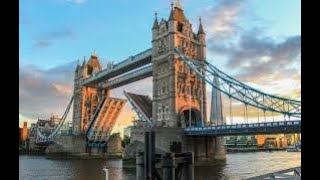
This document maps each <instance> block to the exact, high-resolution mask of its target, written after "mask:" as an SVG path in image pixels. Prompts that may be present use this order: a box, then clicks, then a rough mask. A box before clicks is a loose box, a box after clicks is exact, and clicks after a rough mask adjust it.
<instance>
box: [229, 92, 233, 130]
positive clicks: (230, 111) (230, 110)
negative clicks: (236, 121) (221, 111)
mask: <svg viewBox="0 0 320 180" xmlns="http://www.w3.org/2000/svg"><path fill="white" fill-rule="evenodd" d="M229 100H230V103H229V105H230V109H229V113H230V122H231V125H232V124H233V118H232V99H231V97H230V96H229Z"/></svg>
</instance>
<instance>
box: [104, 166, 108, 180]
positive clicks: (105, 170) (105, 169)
mask: <svg viewBox="0 0 320 180" xmlns="http://www.w3.org/2000/svg"><path fill="white" fill-rule="evenodd" d="M102 170H103V171H104V172H106V180H109V169H107V168H103V169H102Z"/></svg>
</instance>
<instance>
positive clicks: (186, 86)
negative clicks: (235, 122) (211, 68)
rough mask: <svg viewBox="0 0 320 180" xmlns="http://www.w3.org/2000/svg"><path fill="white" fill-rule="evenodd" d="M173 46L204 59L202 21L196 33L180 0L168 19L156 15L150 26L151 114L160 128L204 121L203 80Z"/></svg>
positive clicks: (199, 123)
mask: <svg viewBox="0 0 320 180" xmlns="http://www.w3.org/2000/svg"><path fill="white" fill-rule="evenodd" d="M175 48H178V49H179V50H181V51H182V52H183V53H184V54H186V55H187V56H188V57H190V58H192V59H196V60H198V61H199V62H200V63H202V62H203V60H205V59H206V43H205V32H204V30H203V27H202V24H201V21H200V26H199V30H198V33H197V34H196V33H194V32H193V31H192V24H191V23H190V22H189V20H188V19H187V18H186V17H185V15H184V12H183V9H182V7H181V6H180V4H179V3H178V4H175V5H174V6H173V5H172V9H171V13H170V16H169V19H168V20H167V21H166V20H164V19H162V20H161V21H160V23H159V22H158V19H157V17H156V19H155V22H154V25H153V28H152V63H153V105H152V107H153V110H152V111H153V112H152V117H153V120H155V121H156V122H157V126H163V127H187V126H189V125H190V122H191V124H192V125H201V123H202V122H203V123H206V108H205V107H206V97H205V95H206V87H205V82H204V80H201V79H200V78H198V77H197V76H196V75H195V73H193V72H190V70H189V68H188V67H187V66H186V65H185V64H184V62H183V61H182V60H181V59H180V57H179V55H177V54H175V53H174V49H175ZM202 107H204V108H202Z"/></svg>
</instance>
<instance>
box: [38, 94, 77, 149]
mask: <svg viewBox="0 0 320 180" xmlns="http://www.w3.org/2000/svg"><path fill="white" fill-rule="evenodd" d="M72 102H73V96H72V97H71V99H70V101H69V104H68V106H67V109H66V110H65V112H64V114H63V115H62V117H61V120H60V121H59V124H58V126H57V127H56V129H55V130H54V131H53V132H52V133H50V134H49V136H46V135H44V134H42V133H41V131H40V130H39V128H38V127H37V139H36V143H43V142H47V141H48V142H53V138H54V137H55V136H56V135H57V133H58V132H59V130H60V128H61V127H62V125H63V123H64V122H65V120H66V117H67V115H68V113H69V110H70V107H71V104H72Z"/></svg>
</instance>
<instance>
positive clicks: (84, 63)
mask: <svg viewBox="0 0 320 180" xmlns="http://www.w3.org/2000/svg"><path fill="white" fill-rule="evenodd" d="M85 65H86V57H84V58H83V63H82V67H84V66H85Z"/></svg>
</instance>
